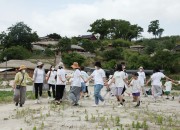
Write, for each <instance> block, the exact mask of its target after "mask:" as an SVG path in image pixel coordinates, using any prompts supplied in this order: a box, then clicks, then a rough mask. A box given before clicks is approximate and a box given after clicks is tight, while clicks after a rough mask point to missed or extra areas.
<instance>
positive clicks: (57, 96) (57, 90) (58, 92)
mask: <svg viewBox="0 0 180 130" xmlns="http://www.w3.org/2000/svg"><path fill="white" fill-rule="evenodd" d="M60 87H61V85H56V100H57V101H59V100H60Z"/></svg>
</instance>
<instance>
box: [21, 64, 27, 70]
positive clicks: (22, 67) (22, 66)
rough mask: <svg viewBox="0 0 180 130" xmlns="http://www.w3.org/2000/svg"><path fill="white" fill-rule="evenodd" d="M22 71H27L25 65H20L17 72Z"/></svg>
mask: <svg viewBox="0 0 180 130" xmlns="http://www.w3.org/2000/svg"><path fill="white" fill-rule="evenodd" d="M23 69H27V67H26V66H25V65H21V66H20V67H19V70H23Z"/></svg>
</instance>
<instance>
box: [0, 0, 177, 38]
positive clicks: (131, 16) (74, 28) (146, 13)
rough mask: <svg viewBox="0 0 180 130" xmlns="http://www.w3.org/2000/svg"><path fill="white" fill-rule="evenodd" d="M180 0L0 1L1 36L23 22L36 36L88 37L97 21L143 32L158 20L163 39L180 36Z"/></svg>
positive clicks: (145, 35)
mask: <svg viewBox="0 0 180 130" xmlns="http://www.w3.org/2000/svg"><path fill="white" fill-rule="evenodd" d="M179 10H180V0H0V32H2V31H6V30H7V28H8V27H10V26H11V25H12V24H15V23H16V22H20V21H23V22H24V23H25V24H27V25H28V26H30V27H31V28H32V29H33V31H37V33H38V35H39V36H45V35H47V34H50V33H58V34H60V35H61V36H68V37H71V36H78V35H84V34H89V33H88V32H87V30H88V29H89V28H90V26H89V25H90V24H91V23H93V22H94V21H95V20H97V19H101V18H105V19H123V20H127V21H130V22H131V24H138V25H139V26H141V27H143V28H144V33H143V36H144V37H151V36H152V35H151V34H148V33H147V28H148V25H149V23H150V21H152V20H156V19H157V20H159V21H160V27H161V28H163V29H164V30H165V32H164V34H163V36H166V35H180V11H179Z"/></svg>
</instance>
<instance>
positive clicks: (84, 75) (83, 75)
mask: <svg viewBox="0 0 180 130" xmlns="http://www.w3.org/2000/svg"><path fill="white" fill-rule="evenodd" d="M81 76H82V77H83V79H84V80H85V81H86V80H87V79H88V78H89V75H88V74H87V73H86V72H85V71H81ZM83 79H82V78H81V82H84V80H83Z"/></svg>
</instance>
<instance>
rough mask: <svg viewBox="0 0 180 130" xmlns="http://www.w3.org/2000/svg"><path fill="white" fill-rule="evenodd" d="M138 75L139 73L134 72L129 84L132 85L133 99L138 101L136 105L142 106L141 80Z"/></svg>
mask: <svg viewBox="0 0 180 130" xmlns="http://www.w3.org/2000/svg"><path fill="white" fill-rule="evenodd" d="M138 76H139V74H138V73H134V74H133V79H132V81H131V83H130V84H129V86H132V95H133V100H135V101H136V102H137V105H136V106H135V107H138V106H140V92H141V81H140V80H139V79H138Z"/></svg>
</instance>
